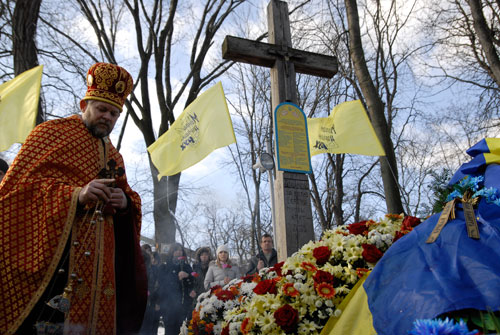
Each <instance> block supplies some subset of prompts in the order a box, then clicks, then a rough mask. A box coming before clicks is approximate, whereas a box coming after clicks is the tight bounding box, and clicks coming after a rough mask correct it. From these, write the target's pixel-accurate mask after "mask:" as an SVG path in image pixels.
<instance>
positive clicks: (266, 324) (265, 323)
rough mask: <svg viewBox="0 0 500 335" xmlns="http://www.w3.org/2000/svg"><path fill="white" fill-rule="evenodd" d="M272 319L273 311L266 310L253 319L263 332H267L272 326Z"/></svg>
mask: <svg viewBox="0 0 500 335" xmlns="http://www.w3.org/2000/svg"><path fill="white" fill-rule="evenodd" d="M274 321H275V320H274V315H273V313H271V312H267V311H266V312H264V313H263V314H262V315H259V317H258V318H257V319H255V324H256V325H258V326H260V327H261V328H262V330H263V331H264V332H268V331H270V330H271V329H272V328H273V326H274Z"/></svg>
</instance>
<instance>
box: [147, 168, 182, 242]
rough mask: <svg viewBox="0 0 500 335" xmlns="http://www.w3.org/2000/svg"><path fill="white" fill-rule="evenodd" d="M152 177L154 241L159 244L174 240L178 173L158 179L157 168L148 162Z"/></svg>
mask: <svg viewBox="0 0 500 335" xmlns="http://www.w3.org/2000/svg"><path fill="white" fill-rule="evenodd" d="M149 166H150V168H151V175H152V177H153V194H154V199H155V200H154V209H153V210H154V211H153V216H154V221H155V241H156V242H157V243H160V244H171V243H174V242H175V232H176V225H175V210H176V207H177V192H178V190H179V181H180V173H179V174H177V175H175V176H169V177H163V178H161V179H160V180H158V178H157V175H158V170H157V169H156V167H155V166H154V164H152V163H150V164H149Z"/></svg>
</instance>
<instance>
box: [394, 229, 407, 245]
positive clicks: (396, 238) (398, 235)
mask: <svg viewBox="0 0 500 335" xmlns="http://www.w3.org/2000/svg"><path fill="white" fill-rule="evenodd" d="M403 236H405V234H403V233H402V232H400V231H397V232H396V235H394V238H393V239H392V243H394V242H396V241H397V240H399V239H400V238H401V237H403Z"/></svg>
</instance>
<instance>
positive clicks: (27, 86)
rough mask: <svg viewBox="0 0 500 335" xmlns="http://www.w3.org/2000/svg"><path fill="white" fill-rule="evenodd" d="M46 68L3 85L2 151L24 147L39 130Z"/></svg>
mask: <svg viewBox="0 0 500 335" xmlns="http://www.w3.org/2000/svg"><path fill="white" fill-rule="evenodd" d="M42 70H43V65H39V66H37V67H34V68H32V69H30V70H28V71H25V72H23V73H21V74H20V75H18V76H16V77H15V78H13V79H11V80H9V81H7V82H5V83H3V84H2V85H0V151H5V150H7V149H9V148H10V146H11V145H12V144H13V143H23V142H24V140H25V139H26V137H28V134H29V133H30V131H31V130H33V128H35V123H36V114H37V112H38V98H39V97H40V85H41V82H42Z"/></svg>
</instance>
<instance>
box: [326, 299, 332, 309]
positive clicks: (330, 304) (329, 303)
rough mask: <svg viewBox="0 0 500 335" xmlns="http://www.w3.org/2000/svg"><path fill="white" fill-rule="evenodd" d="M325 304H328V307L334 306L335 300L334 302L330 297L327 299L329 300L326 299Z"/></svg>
mask: <svg viewBox="0 0 500 335" xmlns="http://www.w3.org/2000/svg"><path fill="white" fill-rule="evenodd" d="M325 305H326V306H327V307H333V302H332V301H331V300H330V299H327V300H326V301H325Z"/></svg>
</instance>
